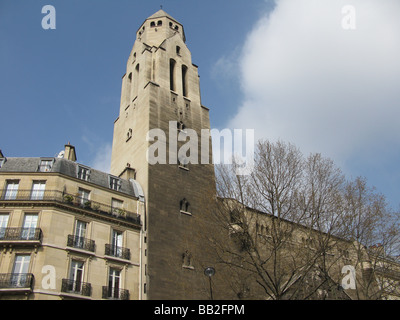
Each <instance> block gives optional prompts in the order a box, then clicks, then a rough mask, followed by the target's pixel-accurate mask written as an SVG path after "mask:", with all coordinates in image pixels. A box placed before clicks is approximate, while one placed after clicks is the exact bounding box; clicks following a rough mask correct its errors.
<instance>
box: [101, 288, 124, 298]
mask: <svg viewBox="0 0 400 320" xmlns="http://www.w3.org/2000/svg"><path fill="white" fill-rule="evenodd" d="M102 298H103V299H108V300H129V290H126V289H119V288H112V287H107V286H103V295H102Z"/></svg>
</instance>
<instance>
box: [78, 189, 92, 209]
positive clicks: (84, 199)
mask: <svg viewBox="0 0 400 320" xmlns="http://www.w3.org/2000/svg"><path fill="white" fill-rule="evenodd" d="M89 197H90V191H89V190H86V189H82V188H79V189H78V199H79V202H80V204H81V205H82V206H84V207H87V206H90V199H89Z"/></svg>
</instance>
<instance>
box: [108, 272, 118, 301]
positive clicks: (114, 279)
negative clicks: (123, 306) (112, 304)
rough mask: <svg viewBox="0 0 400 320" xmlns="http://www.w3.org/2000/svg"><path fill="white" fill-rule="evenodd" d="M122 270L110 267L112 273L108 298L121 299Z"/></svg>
mask: <svg viewBox="0 0 400 320" xmlns="http://www.w3.org/2000/svg"><path fill="white" fill-rule="evenodd" d="M120 273H121V272H120V270H118V269H115V268H110V273H109V276H108V298H114V299H119V298H120V297H119V288H120V281H121V275H120Z"/></svg>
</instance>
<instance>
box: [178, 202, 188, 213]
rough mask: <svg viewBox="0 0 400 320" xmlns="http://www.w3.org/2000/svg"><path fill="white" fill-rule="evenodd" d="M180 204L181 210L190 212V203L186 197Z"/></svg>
mask: <svg viewBox="0 0 400 320" xmlns="http://www.w3.org/2000/svg"><path fill="white" fill-rule="evenodd" d="M179 205H180V210H181V212H186V213H189V212H190V204H189V202H188V201H187V200H186V199H182V200H181V201H180V202H179Z"/></svg>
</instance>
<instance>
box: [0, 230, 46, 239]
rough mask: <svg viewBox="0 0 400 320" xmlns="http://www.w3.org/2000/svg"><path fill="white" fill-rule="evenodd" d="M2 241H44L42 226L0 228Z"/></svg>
mask: <svg viewBox="0 0 400 320" xmlns="http://www.w3.org/2000/svg"><path fill="white" fill-rule="evenodd" d="M0 241H39V242H40V241H42V229H40V228H0Z"/></svg>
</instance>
